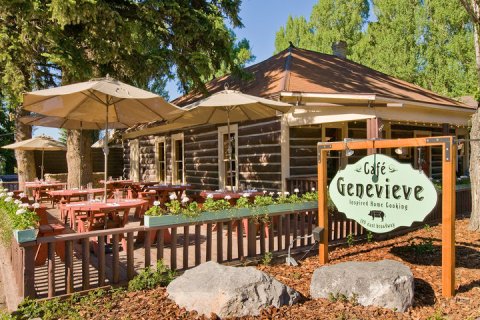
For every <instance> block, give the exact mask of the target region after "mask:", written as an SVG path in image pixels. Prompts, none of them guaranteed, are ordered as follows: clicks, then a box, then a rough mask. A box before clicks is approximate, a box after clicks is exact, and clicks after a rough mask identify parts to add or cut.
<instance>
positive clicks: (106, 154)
mask: <svg viewBox="0 0 480 320" xmlns="http://www.w3.org/2000/svg"><path fill="white" fill-rule="evenodd" d="M106 119H107V121H106V123H105V137H104V138H103V155H104V158H105V163H104V171H105V175H104V178H103V182H104V185H103V188H104V189H103V199H104V201H105V203H107V175H108V173H107V170H108V141H107V140H108V139H107V135H108V104H107V117H106Z"/></svg>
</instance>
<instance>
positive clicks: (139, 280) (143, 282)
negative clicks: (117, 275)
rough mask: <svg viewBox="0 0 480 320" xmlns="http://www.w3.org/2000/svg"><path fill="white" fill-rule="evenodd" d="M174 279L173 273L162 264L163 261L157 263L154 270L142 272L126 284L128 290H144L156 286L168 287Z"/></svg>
mask: <svg viewBox="0 0 480 320" xmlns="http://www.w3.org/2000/svg"><path fill="white" fill-rule="evenodd" d="M174 277H175V272H174V271H172V270H170V268H168V267H167V266H165V265H164V264H163V260H158V261H157V268H156V269H155V270H153V269H151V268H150V267H147V268H145V269H144V270H142V271H141V272H140V273H139V274H138V275H137V276H135V278H133V279H132V280H130V282H129V283H128V290H130V291H137V290H146V289H153V288H155V287H157V286H166V285H168V284H169V283H170V282H171V281H172V280H173V279H174Z"/></svg>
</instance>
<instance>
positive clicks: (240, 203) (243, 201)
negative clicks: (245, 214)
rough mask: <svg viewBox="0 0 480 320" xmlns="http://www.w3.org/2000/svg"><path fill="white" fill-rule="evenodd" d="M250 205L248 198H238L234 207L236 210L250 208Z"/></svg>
mask: <svg viewBox="0 0 480 320" xmlns="http://www.w3.org/2000/svg"><path fill="white" fill-rule="evenodd" d="M251 206H252V204H251V203H250V200H249V199H248V197H240V198H239V199H238V200H237V203H236V205H235V207H236V208H250V207H251Z"/></svg>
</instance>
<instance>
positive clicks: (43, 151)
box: [40, 149, 45, 179]
mask: <svg viewBox="0 0 480 320" xmlns="http://www.w3.org/2000/svg"><path fill="white" fill-rule="evenodd" d="M44 156H45V149H42V166H41V167H40V179H43V158H44Z"/></svg>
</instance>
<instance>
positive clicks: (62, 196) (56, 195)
mask: <svg viewBox="0 0 480 320" xmlns="http://www.w3.org/2000/svg"><path fill="white" fill-rule="evenodd" d="M103 191H104V190H103V189H102V188H93V189H82V190H81V189H67V190H51V191H48V194H49V195H50V196H51V197H52V199H53V201H54V203H55V202H59V201H60V202H63V203H70V198H76V197H78V198H82V199H84V200H86V197H87V195H88V194H93V195H96V194H103Z"/></svg>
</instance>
